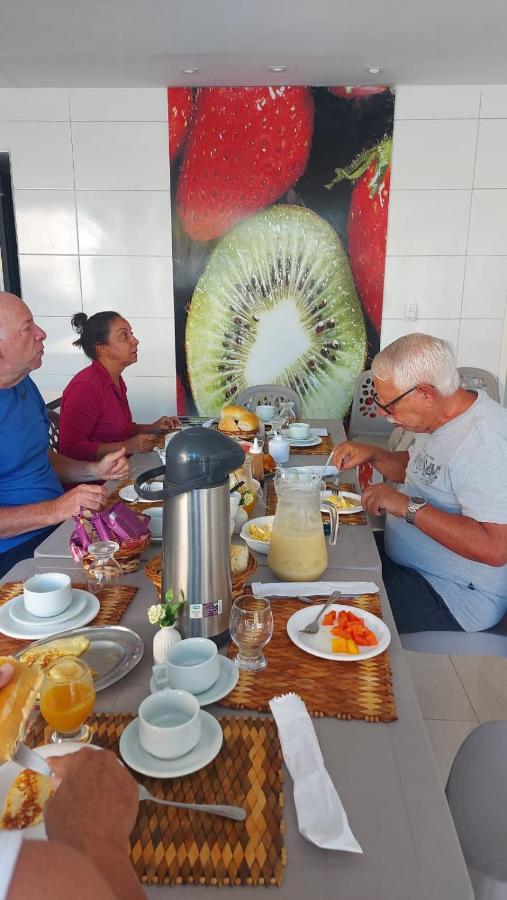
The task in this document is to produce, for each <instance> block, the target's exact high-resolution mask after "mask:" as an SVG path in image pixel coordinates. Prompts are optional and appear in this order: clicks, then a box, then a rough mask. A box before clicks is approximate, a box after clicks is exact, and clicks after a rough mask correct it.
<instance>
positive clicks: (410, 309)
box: [405, 303, 417, 322]
mask: <svg viewBox="0 0 507 900" xmlns="http://www.w3.org/2000/svg"><path fill="white" fill-rule="evenodd" d="M405 318H406V319H407V320H408V321H409V322H415V320H416V319H417V303H407V305H406V306H405Z"/></svg>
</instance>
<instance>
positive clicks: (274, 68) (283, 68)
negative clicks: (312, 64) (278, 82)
mask: <svg viewBox="0 0 507 900" xmlns="http://www.w3.org/2000/svg"><path fill="white" fill-rule="evenodd" d="M269 68H270V71H271V72H285V71H286V70H287V66H270V67H269Z"/></svg>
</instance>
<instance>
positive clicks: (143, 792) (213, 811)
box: [139, 784, 246, 822]
mask: <svg viewBox="0 0 507 900" xmlns="http://www.w3.org/2000/svg"><path fill="white" fill-rule="evenodd" d="M141 800H149V801H150V802H151V803H160V804H161V805H162V806H176V807H177V808H178V809H191V810H193V811H194V812H203V813H209V814H210V815H213V816H222V817H223V818H224V819H235V820H236V821H237V822H244V820H245V819H246V811H245V810H244V809H243V808H242V807H241V806H227V805H224V806H217V805H214V804H212V803H180V802H179V801H176V800H161V798H160V797H154V796H153V794H150V792H149V791H148V790H147V789H146V788H145V787H144V785H143V784H139V801H141Z"/></svg>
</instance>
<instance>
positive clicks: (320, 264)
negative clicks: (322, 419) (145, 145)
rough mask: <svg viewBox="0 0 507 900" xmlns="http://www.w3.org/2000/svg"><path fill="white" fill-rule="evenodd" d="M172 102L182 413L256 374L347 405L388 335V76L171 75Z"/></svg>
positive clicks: (312, 397)
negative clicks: (326, 81) (214, 79)
mask: <svg viewBox="0 0 507 900" xmlns="http://www.w3.org/2000/svg"><path fill="white" fill-rule="evenodd" d="M168 107H169V133H170V141H169V142H170V158H171V195H172V227H173V234H172V238H173V272H174V276H173V277H174V296H175V328H176V368H177V376H178V378H177V384H178V398H177V400H178V412H180V413H195V412H198V413H199V414H203V415H204V414H208V413H209V414H214V413H216V412H217V411H218V410H219V409H220V406H221V405H222V404H223V403H224V402H226V401H227V400H228V401H229V402H230V401H231V400H232V399H233V398H234V395H235V393H236V392H237V390H238V389H240V388H241V386H244V385H245V384H250V383H253V382H252V379H253V380H254V381H255V383H261V382H273V383H290V384H291V386H293V387H295V389H296V390H298V391H299V393H300V395H301V398H302V401H303V407H304V409H305V415H311V414H312V412H313V413H314V415H317V414H318V415H321V416H322V415H326V414H327V415H332V416H338V417H343V416H345V415H346V413H347V409H348V406H349V404H350V401H351V398H352V393H353V387H354V382H355V379H356V377H357V375H358V374H359V372H360V371H361V370H362V369H363V368H365V367H367V366H368V364H369V361H370V359H371V356H372V355H373V354H374V353H375V352H376V351H377V350H378V348H379V333H380V324H381V316H382V291H383V277H384V265H385V238H386V227H387V209H388V199H389V176H390V153H391V136H392V128H393V110H394V95H393V92H392V90H391V89H390V88H387V87H385V86H374V85H367V86H361V85H360V86H337V87H330V88H327V87H326V88H309V87H269V86H267V87H233V88H218V87H217V88H200V89H198V90H196V91H191V90H190V89H188V88H170V89H169V90H168ZM333 176H334V177H333ZM298 208H299V210H300V211H299V212H298ZM270 211H271V212H270Z"/></svg>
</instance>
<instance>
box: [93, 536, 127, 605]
mask: <svg viewBox="0 0 507 900" xmlns="http://www.w3.org/2000/svg"><path fill="white" fill-rule="evenodd" d="M119 549H120V545H119V544H117V543H116V541H95V543H94V544H90V546H89V547H88V555H89V556H91V557H92V561H91V563H90V565H89V566H88V570H87V573H86V580H87V582H88V586H89V589H90V591H91V592H92V593H96V592H97V591H99V590H100V589H101V588H103V587H109V586H112V585H115V584H119V583H120V581H121V579H122V577H123V570H122V567H121V565H120V563H119V562H118V560H117V559H115V557H114V554H115V553H116V551H117V550H119Z"/></svg>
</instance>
